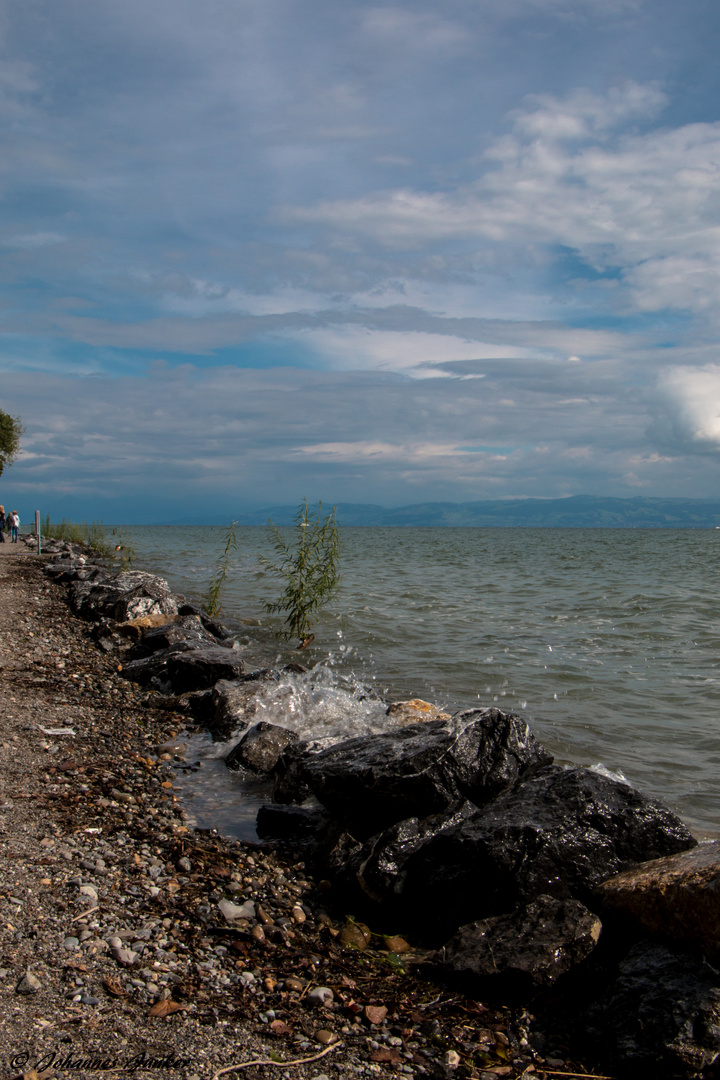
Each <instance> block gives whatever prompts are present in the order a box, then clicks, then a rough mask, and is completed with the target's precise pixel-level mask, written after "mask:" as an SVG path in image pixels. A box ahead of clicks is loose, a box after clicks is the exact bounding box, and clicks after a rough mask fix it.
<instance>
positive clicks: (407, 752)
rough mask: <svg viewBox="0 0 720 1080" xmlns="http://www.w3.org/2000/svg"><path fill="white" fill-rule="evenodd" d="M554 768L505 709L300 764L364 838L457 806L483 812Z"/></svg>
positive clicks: (404, 731)
mask: <svg viewBox="0 0 720 1080" xmlns="http://www.w3.org/2000/svg"><path fill="white" fill-rule="evenodd" d="M551 761H552V756H551V755H550V754H549V753H548V752H547V751H546V750H545V749H544V747H542V746H541V745H540V743H538V742H537V740H536V739H535V737H534V736H533V734H532V732H531V731H530V729H529V728H528V725H527V723H526V721H525V720H523V719H522V717H519V716H515V715H514V714H512V713H503V712H500V710H499V709H487V710H479V709H478V710H473V711H471V712H467V713H461V714H459V715H458V716H456V717H454V718H453V719H452V721H430V722H428V723H424V724H413V725H410V726H407V727H403V728H400V729H398V730H395V731H390V732H385V733H383V734H381V735H366V736H360V737H358V738H355V739H348V740H347V741H345V742H341V743H338V744H336V745H335V746H333V747H332V748H330V749H328V750H324V751H323V752H321V753H318V754H312V755H307V756H306V758H305V759H303V761H302V762H301V763H300V772H301V778H302V780H303V781H304V783H305V784H306V785H307V787H308V788H309V789H310V791H312V793H313V794H314V795H315V796H316V797H317V798H318V799H319V800H320V802H321V803H322V804H323V805H324V806H326V807H327V809H328V810H329V811H330V812H331V813H333V814H335V815H336V816H337V817H338V818H339V819H340V820H342V821H344V822H345V823H346V824H347V826H348V828H349V829H350V831H351V832H352V833H353V834H354V835H355V836H358V837H361V838H362V837H368V836H371V835H373V833H376V832H379V831H381V830H382V829H384V828H386V827H387V826H388V825H392V824H393V823H394V822H396V821H402V820H404V819H405V818H409V817H420V818H422V817H427V816H429V815H430V814H434V813H438V812H440V811H442V810H444V809H445V808H446V807H448V806H450V805H452V804H453V803H454V802H457V801H458V800H462V799H470V800H471V801H472V802H474V803H475V804H476V805H478V806H482V805H483V804H484V803H486V802H488V801H489V800H490V799H494V798H495V797H496V796H498V795H500V794H501V793H502V792H504V791H507V790H508V789H509V788H511V787H512V786H513V785H514V784H516V783H517V781H518V779H519V778H520V777H522V776H524V775H526V774H527V773H529V772H532V771H533V770H535V769H538V768H540V767H541V766H543V765H546V764H548V763H549V762H551Z"/></svg>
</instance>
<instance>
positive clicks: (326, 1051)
mask: <svg viewBox="0 0 720 1080" xmlns="http://www.w3.org/2000/svg"><path fill="white" fill-rule="evenodd" d="M338 1046H342V1043H340V1042H336V1043H333V1044H332V1046H326V1047H325V1049H324V1050H321V1051H320V1053H319V1054H313V1055H312V1057H305V1058H295V1060H294V1061H270V1060H269V1059H265V1058H258V1059H257V1060H256V1061H243V1062H242V1064H240V1065H228V1066H227V1067H226V1068H224V1069H220V1071H219V1072H216V1073H215V1075H214V1076H213V1078H212V1080H218V1077H219V1076H224V1075H225V1073H229V1072H235V1070H236V1069H249V1068H250V1066H251V1065H279V1066H280V1068H281V1069H287V1068H288V1067H289V1066H290V1065H305V1064H306V1062H308V1061H318V1060H319V1059H320V1058H321V1057H325V1055H326V1054H329V1053H330V1051H331V1050H337V1048H338Z"/></svg>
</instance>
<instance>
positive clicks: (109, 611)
mask: <svg viewBox="0 0 720 1080" xmlns="http://www.w3.org/2000/svg"><path fill="white" fill-rule="evenodd" d="M68 600H69V603H70V607H71V608H72V609H73V611H74V612H75V613H76V614H77V615H80V616H81V617H82V618H83V619H88V620H91V621H93V622H95V621H97V620H99V619H101V618H103V617H105V618H108V619H114V620H115V621H116V622H128V621H130V620H131V619H136V618H139V617H141V616H143V615H156V614H164V615H175V614H177V600H176V598H175V597H174V596H173V594H172V593H171V591H170V587H169V585H168V583H167V582H166V581H165V580H164V578H161V577H157V576H156V575H155V574H146V573H144V572H143V571H140V570H126V571H124V572H123V573H121V574H118V575H117V576H116V577H114V578H113V579H112V580H111V581H108V580H106V579H105V578H104V576H101V577H100V578H98V580H97V581H73V582H72V583H71V585H70V588H69V591H68Z"/></svg>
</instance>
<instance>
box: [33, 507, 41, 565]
mask: <svg viewBox="0 0 720 1080" xmlns="http://www.w3.org/2000/svg"><path fill="white" fill-rule="evenodd" d="M35 535H36V536H37V542H38V555H42V539H41V537H40V511H39V510H36V511H35Z"/></svg>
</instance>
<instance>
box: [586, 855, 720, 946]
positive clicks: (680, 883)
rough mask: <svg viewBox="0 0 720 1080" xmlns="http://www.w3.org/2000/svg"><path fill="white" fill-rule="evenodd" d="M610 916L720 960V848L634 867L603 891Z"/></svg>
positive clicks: (618, 876)
mask: <svg viewBox="0 0 720 1080" xmlns="http://www.w3.org/2000/svg"><path fill="white" fill-rule="evenodd" d="M599 892H600V897H601V899H602V902H603V904H604V905H605V907H606V908H607V909H608V910H609V911H614V912H618V913H621V914H623V915H627V916H630V918H632V919H633V920H634V921H635V922H636V923H638V924H639V925H640V926H642V927H643V928H644V929H645V930H648V931H650V933H652V934H658V935H661V936H662V937H665V938H669V939H671V940H673V941H679V942H683V943H685V944H687V945H697V946H699V947H700V948H701V949H702V950H703V951H704V952H705V953H707V954H709V955H710V956H711V957H717V956H718V955H720V842H718V841H717V840H715V841H713V842H712V843H709V844H698V846H697V847H696V848H693V849H692V851H683V852H681V853H680V854H678V855H671V856H670V857H668V858H665V859H655V860H653V861H652V862H647V863H643V864H642V865H641V866H636V867H633V868H632V869H631V870H626V871H624V872H623V873H622V874H617V875H616V876H615V877H612V878H610V879H609V880H608V881H604V882H603V883H602V884H601V885H600V889H599Z"/></svg>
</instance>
